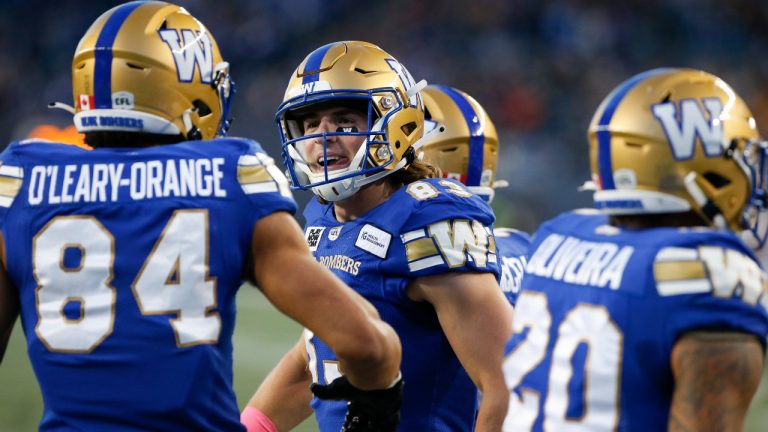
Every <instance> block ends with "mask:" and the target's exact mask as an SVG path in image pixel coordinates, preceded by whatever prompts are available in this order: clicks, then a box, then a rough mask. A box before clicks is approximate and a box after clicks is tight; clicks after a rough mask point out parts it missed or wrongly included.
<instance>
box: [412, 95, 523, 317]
mask: <svg viewBox="0 0 768 432" xmlns="http://www.w3.org/2000/svg"><path fill="white" fill-rule="evenodd" d="M421 94H422V96H423V97H424V116H425V125H426V129H428V130H431V129H433V128H436V127H443V128H445V131H444V132H442V133H440V134H436V135H432V136H431V137H429V138H428V139H427V140H425V142H424V147H423V148H424V159H425V160H427V161H428V162H429V163H431V164H432V165H434V166H436V167H438V168H440V171H441V173H442V177H444V178H451V179H454V180H458V181H460V182H461V183H462V184H463V185H464V186H466V187H467V190H469V191H470V192H472V193H474V194H476V195H478V196H480V197H481V198H483V199H484V200H485V201H486V202H488V204H490V203H491V201H493V197H494V195H495V192H494V189H495V188H498V187H504V186H506V185H507V182H506V181H499V180H496V166H497V163H498V159H499V136H498V133H497V132H496V127H495V126H494V125H493V122H492V121H491V118H490V117H489V116H488V113H487V112H486V111H485V109H483V107H482V105H480V104H479V103H478V102H477V101H476V100H475V99H474V98H473V97H472V96H470V95H468V94H466V93H464V92H463V91H461V90H459V89H455V88H453V87H448V86H444V85H435V84H430V85H428V86H427V87H426V88H424V90H423V91H422V92H421ZM493 235H494V237H495V239H496V255H497V257H498V260H499V267H501V282H500V284H499V285H500V286H501V290H502V291H503V292H504V295H505V296H506V297H507V300H509V302H510V304H512V305H514V304H515V300H516V299H517V295H518V293H519V292H520V284H521V282H522V278H523V271H524V269H525V263H526V253H527V251H528V246H529V245H530V244H531V239H530V236H529V235H528V234H527V233H525V232H522V231H518V230H516V229H512V228H499V227H496V228H494V229H493Z"/></svg>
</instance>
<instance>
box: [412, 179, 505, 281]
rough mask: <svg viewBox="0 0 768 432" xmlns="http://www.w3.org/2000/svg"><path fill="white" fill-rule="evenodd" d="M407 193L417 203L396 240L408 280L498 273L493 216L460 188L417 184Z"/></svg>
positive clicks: (443, 183) (438, 182)
mask: <svg viewBox="0 0 768 432" xmlns="http://www.w3.org/2000/svg"><path fill="white" fill-rule="evenodd" d="M407 188H408V189H407V190H406V191H407V192H408V194H409V195H410V196H411V199H414V200H416V201H418V203H417V205H416V206H415V207H414V210H413V211H412V212H411V214H410V215H409V216H408V219H407V221H406V222H405V224H404V225H403V228H402V230H401V235H400V241H402V243H403V245H404V250H405V258H406V260H407V263H408V272H409V275H410V276H411V277H420V276H429V275H435V274H441V273H446V272H449V271H458V272H489V273H493V274H494V276H495V277H496V278H497V279H498V278H499V275H500V269H499V265H498V259H497V255H496V242H495V239H494V237H493V229H492V228H493V221H494V216H493V211H492V210H491V208H490V207H489V206H488V205H487V204H486V203H485V202H484V201H482V200H481V199H480V198H478V197H476V196H474V195H472V194H471V193H469V192H468V191H467V190H466V189H465V188H464V186H462V185H461V184H460V183H457V182H453V181H449V180H433V181H430V182H428V181H425V180H422V181H417V182H414V183H411V184H410V185H408V187H407Z"/></svg>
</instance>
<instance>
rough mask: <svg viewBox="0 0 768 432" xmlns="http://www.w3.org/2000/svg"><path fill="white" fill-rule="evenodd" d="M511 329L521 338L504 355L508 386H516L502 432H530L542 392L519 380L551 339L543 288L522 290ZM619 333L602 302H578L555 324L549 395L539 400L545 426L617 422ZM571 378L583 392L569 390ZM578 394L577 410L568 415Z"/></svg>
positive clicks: (603, 426) (602, 426) (587, 427)
mask: <svg viewBox="0 0 768 432" xmlns="http://www.w3.org/2000/svg"><path fill="white" fill-rule="evenodd" d="M513 325H514V331H515V334H517V335H520V334H523V333H524V332H525V331H526V330H527V332H528V333H527V335H525V339H524V340H523V341H521V342H520V343H519V344H518V345H517V346H516V347H515V349H514V350H513V351H512V352H511V353H510V354H509V355H508V356H507V358H506V360H505V362H504V375H505V379H506V381H507V387H509V388H512V389H516V391H515V392H513V393H512V394H510V397H509V412H508V414H507V421H506V422H505V424H504V431H505V432H506V431H530V430H533V425H534V423H535V422H536V419H537V418H538V416H539V407H540V406H541V402H540V398H541V395H540V394H539V393H538V392H536V391H534V390H533V389H530V388H526V387H524V386H523V385H521V383H522V381H523V379H524V378H525V377H526V375H528V374H529V373H531V372H532V371H533V370H534V369H535V368H536V367H537V366H538V365H539V364H540V363H541V362H542V360H544V357H545V355H546V352H547V346H548V345H549V343H550V341H549V339H550V328H551V327H552V315H551V314H550V312H549V306H548V304H547V297H546V295H545V294H543V293H537V292H533V291H525V292H523V293H522V294H521V295H520V297H519V298H518V300H517V305H516V306H515V319H514V324H513ZM580 346H585V347H586V349H587V354H586V356H585V361H584V367H583V370H574V362H573V358H574V356H575V354H576V350H577V349H578V348H579V347H580ZM622 347H623V336H622V332H621V330H620V329H619V327H618V326H616V324H615V323H614V322H613V320H612V319H611V317H610V315H609V314H608V310H607V309H606V308H605V307H603V306H600V305H594V304H588V303H580V304H578V305H577V306H575V307H574V308H573V309H571V310H570V311H568V313H566V314H565V316H564V317H563V320H562V322H560V325H559V326H558V328H557V339H556V341H554V348H553V350H552V358H551V359H550V361H551V364H550V365H549V370H548V371H547V377H548V378H547V381H548V383H547V394H546V399H545V400H544V403H543V414H544V419H543V430H546V431H611V430H615V429H616V426H617V421H618V408H619V407H618V398H619V385H620V383H619V378H620V376H619V374H620V372H621V358H622ZM574 379H578V380H580V382H582V383H583V384H582V388H583V391H579V390H577V391H573V390H572V389H569V386H570V384H571V383H572V382H573V380H574ZM571 398H579V400H578V401H576V402H577V405H578V402H580V403H581V406H582V409H581V410H580V411H581V412H580V413H579V414H577V415H574V416H569V415H568V408H569V405H570V404H573V402H574V401H573V400H571Z"/></svg>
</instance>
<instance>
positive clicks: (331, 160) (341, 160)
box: [313, 155, 349, 171]
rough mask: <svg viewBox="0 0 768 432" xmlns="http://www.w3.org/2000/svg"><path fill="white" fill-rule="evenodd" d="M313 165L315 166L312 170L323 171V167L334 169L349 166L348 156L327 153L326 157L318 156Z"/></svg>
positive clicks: (329, 169)
mask: <svg viewBox="0 0 768 432" xmlns="http://www.w3.org/2000/svg"><path fill="white" fill-rule="evenodd" d="M313 165H314V168H315V169H313V171H323V170H325V169H327V170H328V171H335V170H340V169H344V168H346V167H347V166H349V158H347V157H346V156H342V155H329V156H328V157H327V158H323V157H322V156H320V157H318V158H317V160H316V161H315V163H314V164H313Z"/></svg>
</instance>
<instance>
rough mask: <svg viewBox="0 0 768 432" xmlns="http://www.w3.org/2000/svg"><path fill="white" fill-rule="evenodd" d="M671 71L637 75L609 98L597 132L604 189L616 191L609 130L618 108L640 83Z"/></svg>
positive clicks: (598, 157) (599, 166)
mask: <svg viewBox="0 0 768 432" xmlns="http://www.w3.org/2000/svg"><path fill="white" fill-rule="evenodd" d="M670 70H671V69H670V68H658V69H652V70H649V71H645V72H643V73H640V74H637V75H635V76H633V77H632V78H630V79H628V80H626V81H624V82H623V83H621V84H620V85H619V86H618V87H616V90H614V91H613V93H612V94H611V95H610V96H609V97H610V100H609V101H608V104H606V106H605V109H604V110H603V115H601V116H600V123H598V131H597V167H598V172H599V174H600V181H601V182H602V188H603V189H616V184H615V183H614V182H613V163H612V162H611V132H610V131H609V130H608V126H609V125H610V124H611V119H613V114H614V113H615V112H616V108H617V107H618V106H619V103H621V101H622V99H624V96H626V95H627V93H629V91H630V90H632V88H633V87H635V86H636V85H637V84H638V83H639V82H640V81H642V80H644V79H646V78H649V77H652V76H654V75H658V74H661V73H665V72H669V71H670Z"/></svg>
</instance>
